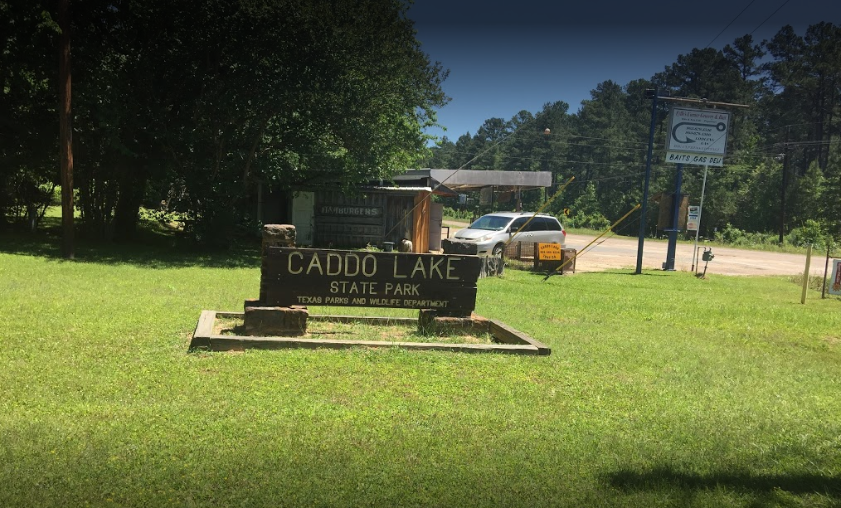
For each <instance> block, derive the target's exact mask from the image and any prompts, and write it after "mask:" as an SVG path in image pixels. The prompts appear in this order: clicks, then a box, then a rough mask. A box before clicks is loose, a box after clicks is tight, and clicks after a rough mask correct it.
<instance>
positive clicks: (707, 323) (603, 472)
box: [0, 236, 841, 507]
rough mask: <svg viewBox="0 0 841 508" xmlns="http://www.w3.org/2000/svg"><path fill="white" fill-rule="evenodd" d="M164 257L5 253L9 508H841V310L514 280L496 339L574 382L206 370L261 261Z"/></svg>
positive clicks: (41, 249)
mask: <svg viewBox="0 0 841 508" xmlns="http://www.w3.org/2000/svg"><path fill="white" fill-rule="evenodd" d="M154 245H155V246H152V247H139V246H119V247H117V246H110V245H88V244H84V243H83V242H82V244H81V247H80V248H79V249H78V255H77V256H78V259H77V260H76V261H73V262H68V261H61V260H60V259H58V256H57V253H58V243H57V241H56V240H55V239H54V238H53V239H50V238H42V237H34V238H32V239H30V238H29V237H26V236H0V506H3V507H15V506H62V507H64V506H144V507H145V506H272V507H276V506H709V507H719V506H839V505H841V374H839V373H841V301H839V300H838V299H837V298H830V299H826V300H820V298H819V297H820V295H819V293H817V292H815V291H810V293H809V300H808V301H807V305H800V303H799V302H800V291H801V289H800V287H799V286H797V285H795V284H792V283H790V282H788V281H786V280H785V279H784V278H744V277H739V278H735V277H734V278H728V277H724V276H716V275H713V276H711V277H710V278H709V279H707V280H698V279H696V278H694V277H692V276H691V275H690V274H684V273H665V272H646V273H645V274H643V275H638V276H634V275H630V274H628V273H627V272H612V273H580V274H576V275H572V276H559V277H553V278H551V279H550V280H548V281H547V282H545V283H543V282H541V281H542V276H540V275H534V274H530V273H526V272H519V271H514V270H508V271H506V273H505V276H504V277H503V278H492V279H485V280H482V281H480V283H479V293H478V304H477V313H478V314H480V315H483V316H486V317H492V318H497V319H500V320H502V321H503V322H505V323H507V324H509V325H511V326H513V327H515V328H517V329H520V330H522V331H524V332H526V333H528V334H529V335H531V336H532V337H534V338H535V339H537V340H539V341H541V342H544V343H546V344H548V345H549V346H550V347H551V348H552V355H551V356H549V357H518V356H508V355H501V354H452V353H450V354H448V353H439V352H408V351H405V350H401V349H398V348H393V349H385V350H369V349H354V350H346V351H332V350H319V351H311V350H281V351H248V352H245V353H188V352H187V346H188V343H189V339H190V335H191V333H192V331H193V328H194V327H195V324H196V321H197V319H198V317H199V313H200V311H201V310H202V309H215V310H234V311H238V310H241V308H242V303H243V300H244V299H246V298H253V297H255V296H257V293H258V284H259V269H258V265H259V261H258V258H257V256H256V249H253V248H250V249H244V250H243V249H238V250H235V251H234V252H232V253H230V254H225V255H215V256H208V255H198V254H189V253H178V252H174V251H171V250H170V249H169V247H168V244H166V243H155V244H154ZM313 310H316V311H318V310H323V309H317V308H316V309H313ZM342 311H345V312H346V311H347V309H342ZM384 312H385V311H379V310H373V312H369V313H368V314H369V315H370V314H372V313H373V314H379V313H384Z"/></svg>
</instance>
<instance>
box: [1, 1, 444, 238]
mask: <svg viewBox="0 0 841 508" xmlns="http://www.w3.org/2000/svg"><path fill="white" fill-rule="evenodd" d="M29 4H31V5H29ZM0 7H1V8H2V9H3V12H4V14H6V15H4V16H3V17H2V18H3V21H2V23H4V24H5V25H7V26H6V28H7V29H8V30H4V31H3V32H2V33H3V39H0V45H2V48H3V51H2V53H1V54H0V72H2V73H3V74H2V80H0V83H2V84H3V86H4V88H5V89H4V93H2V94H0V118H3V119H4V121H3V123H2V125H0V129H3V130H2V131H0V149H2V150H3V152H2V155H3V158H4V162H7V161H8V162H9V163H10V164H12V166H13V167H14V168H15V169H16V168H17V167H26V168H28V169H30V170H38V171H40V169H41V168H42V167H47V164H46V162H48V160H47V158H46V157H44V156H43V154H50V158H51V159H52V158H54V155H53V154H56V153H57V150H55V149H48V150H47V149H44V148H45V147H46V146H54V145H55V139H56V138H55V133H56V129H55V126H56V125H57V122H55V115H54V107H55V106H54V102H55V99H54V97H55V85H56V82H57V75H56V72H55V69H54V67H55V62H56V59H54V58H43V55H44V54H48V53H49V54H52V52H53V51H54V49H53V48H54V47H55V41H54V40H52V37H53V36H54V33H55V29H54V23H52V22H51V19H52V18H53V17H54V16H55V13H51V12H50V11H42V10H41V7H40V5H39V4H37V3H31V2H30V3H26V2H2V3H0ZM407 8H408V7H407V5H406V4H405V3H404V2H402V1H400V0H365V1H362V2H359V1H350V0H341V1H315V2H313V1H299V0H293V1H290V2H252V1H248V0H223V1H218V2H204V1H197V0H187V1H184V2H170V1H164V0H143V1H140V0H130V1H126V2H117V3H114V2H104V1H103V2H100V1H91V2H82V3H76V4H73V5H72V9H71V14H72V16H73V24H74V28H75V29H74V33H73V40H72V43H73V58H74V74H73V79H74V81H73V92H74V104H73V108H74V114H75V117H76V123H75V126H74V127H75V129H74V130H75V132H77V133H78V134H77V135H75V136H74V147H75V149H76V151H77V152H78V153H81V154H83V156H82V157H79V158H78V164H77V165H76V168H75V177H76V186H77V188H78V189H79V202H78V204H79V208H80V210H81V215H82V219H83V222H84V223H85V225H86V227H87V228H88V229H91V230H93V231H96V232H98V233H99V234H101V235H103V236H108V235H110V234H111V232H112V231H113V234H114V236H115V237H117V238H118V239H119V238H124V237H127V236H130V235H131V233H132V231H134V229H135V227H136V225H137V220H138V210H139V208H140V206H141V205H142V204H144V203H147V204H149V203H151V204H157V203H159V202H160V201H161V200H164V201H166V202H167V206H168V208H169V209H171V210H174V211H177V212H179V213H184V214H189V215H190V216H191V217H192V224H191V228H190V229H191V231H193V232H195V235H196V237H197V238H199V237H200V238H202V239H209V238H216V239H219V240H220V241H221V242H223V243H225V242H226V241H227V237H228V236H230V234H232V233H233V232H234V231H235V230H236V229H237V228H238V227H240V226H243V225H247V224H248V223H249V222H251V223H253V219H251V218H250V217H249V215H253V213H249V211H250V210H251V209H252V208H253V207H252V206H251V204H252V202H253V195H254V194H255V193H256V190H255V189H256V185H257V182H258V181H259V182H262V183H264V184H265V185H266V186H267V187H270V188H272V189H275V190H285V189H288V188H289V187H290V186H291V185H294V184H302V183H308V182H311V181H316V180H317V181H327V182H330V183H331V184H334V185H340V186H346V187H350V186H353V185H355V184H358V183H360V182H366V181H368V180H369V179H372V178H381V177H388V176H390V175H392V174H393V173H394V172H396V171H398V170H402V169H404V168H406V167H411V166H413V165H414V164H415V163H416V162H417V161H418V159H419V158H420V157H421V156H423V155H424V154H425V153H426V142H427V140H428V136H426V135H425V134H424V133H423V129H424V128H425V127H427V126H430V125H432V124H434V122H435V108H437V107H440V106H442V105H443V104H444V103H446V101H447V98H446V96H445V95H444V93H443V91H442V90H441V82H442V80H443V79H444V78H445V77H446V72H445V71H444V70H443V69H442V68H441V67H440V66H439V65H438V64H435V63H432V62H430V61H429V59H428V57H427V56H426V54H424V53H423V52H422V51H421V49H420V43H419V42H418V41H417V40H416V39H415V32H414V29H413V27H412V22H411V20H409V19H407V18H406V12H407ZM138 34H142V35H138ZM46 62H49V63H46ZM22 76H23V77H26V79H23V80H21V79H19V78H20V77H22ZM47 104H49V107H47ZM30 110H31V111H30ZM47 117H49V121H47V120H46V118H47ZM6 118H8V119H10V124H9V129H8V131H9V132H7V126H6V124H5V120H6ZM18 120H19V122H18ZM46 125H49V126H50V127H49V128H45V127H44V126H46ZM18 126H20V128H19V129H17V130H14V128H15V127H18ZM18 131H19V132H18ZM33 133H37V135H32V134H33ZM27 134H28V136H27ZM7 141H8V144H7ZM16 146H21V147H24V149H23V150H19V151H18V152H19V153H14V154H12V153H9V152H10V150H11V149H12V148H14V147H16ZM10 147H11V148H10ZM12 156H14V158H12ZM42 162H43V163H44V164H42ZM54 167H55V166H54V165H53V166H52V168H54ZM5 179H7V177H5V175H4V180H5ZM7 186H8V185H7ZM0 187H2V185H0Z"/></svg>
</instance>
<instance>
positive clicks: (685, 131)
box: [666, 107, 730, 166]
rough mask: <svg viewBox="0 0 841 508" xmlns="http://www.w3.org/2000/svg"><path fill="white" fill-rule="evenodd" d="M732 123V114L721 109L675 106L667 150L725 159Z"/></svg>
mask: <svg viewBox="0 0 841 508" xmlns="http://www.w3.org/2000/svg"><path fill="white" fill-rule="evenodd" d="M729 126H730V113H729V112H727V111H722V110H718V109H690V108H677V107H675V108H672V111H671V114H670V115H669V137H668V141H667V142H666V151H667V152H669V153H670V154H675V155H684V154H694V155H698V156H700V157H701V158H704V157H706V158H707V159H715V158H716V157H718V158H719V159H723V158H724V155H725V154H726V153H727V132H728V129H729ZM678 159H679V157H676V158H675V159H674V160H670V158H669V156H668V155H667V157H666V161H667V162H676V163H677V162H682V163H684V164H701V165H709V166H714V165H720V164H715V162H719V163H720V162H721V161H720V160H719V161H715V160H712V161H711V160H707V161H700V160H693V158H692V157H690V158H689V159H690V160H678Z"/></svg>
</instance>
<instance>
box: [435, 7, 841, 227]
mask: <svg viewBox="0 0 841 508" xmlns="http://www.w3.org/2000/svg"><path fill="white" fill-rule="evenodd" d="M647 89H656V90H657V91H658V94H659V95H660V96H666V95H669V96H671V97H687V98H697V99H701V98H706V99H708V100H709V101H715V102H723V103H734V104H744V105H747V106H749V108H744V109H742V108H738V109H736V108H731V109H729V111H731V122H730V129H729V130H730V137H729V139H728V142H727V156H726V158H725V160H724V167H721V168H714V167H710V168H709V173H708V179H707V183H706V192H705V198H704V213H703V219H702V223H701V234H702V235H705V236H709V235H712V233H713V229H714V228H715V229H717V230H718V231H722V230H725V229H728V230H740V231H746V232H761V233H773V234H786V235H788V234H789V233H790V232H791V231H792V230H795V229H797V230H808V231H811V232H812V234H813V236H815V235H817V236H821V235H823V236H825V237H835V238H836V239H838V238H840V237H841V143H839V140H841V137H839V133H841V118H839V117H841V27H839V26H836V25H834V24H832V23H826V22H823V23H819V24H816V25H812V26H810V27H809V28H808V30H807V31H806V33H805V34H797V33H795V31H794V29H793V28H792V27H791V26H785V27H783V28H782V29H780V31H779V32H778V33H777V34H776V35H775V36H774V37H773V38H771V39H770V40H765V41H762V42H758V41H754V40H753V38H752V37H751V36H750V35H745V36H743V37H739V38H738V39H736V40H735V41H733V42H732V43H731V44H728V45H726V46H725V47H724V49H722V50H717V49H713V48H705V49H693V50H692V51H691V52H690V53H689V54H686V55H680V56H679V57H678V58H677V61H676V62H674V63H672V64H671V65H667V66H666V67H665V70H664V71H663V72H660V73H657V74H655V75H654V76H652V77H651V78H649V79H637V80H634V81H631V82H630V83H627V84H625V85H621V84H619V83H615V82H613V81H605V82H603V83H599V84H597V85H596V87H595V88H594V89H593V90H592V91H591V92H590V95H591V97H590V99H589V100H585V101H583V102H582V104H581V107H580V110H579V111H578V112H576V113H570V111H569V110H570V107H569V104H567V103H565V102H563V101H557V102H553V103H547V104H545V105H544V106H543V109H542V110H541V111H539V112H537V113H535V114H533V113H530V112H528V111H521V112H520V113H518V114H517V115H516V116H514V117H513V118H511V119H509V120H505V119H502V118H489V119H488V120H486V121H485V122H484V124H482V126H480V127H479V128H478V130H477V131H476V133H475V134H473V135H470V134H469V133H467V134H464V135H462V136H460V137H459V138H458V139H457V140H456V141H452V140H450V139H448V138H446V137H445V138H444V139H443V140H442V142H441V143H440V144H439V146H437V147H435V148H433V149H432V155H431V156H430V157H429V158H428V159H427V160H426V161H424V167H430V168H452V169H454V168H462V167H463V168H468V169H487V170H509V171H551V172H552V173H553V181H554V182H556V183H557V184H560V183H563V182H565V181H567V180H568V179H569V178H570V177H573V176H574V177H575V180H574V182H573V183H572V184H571V185H570V186H569V187H568V188H567V189H566V190H565V191H564V193H563V194H562V195H561V196H559V197H558V198H557V200H555V201H554V202H553V203H551V205H550V206H549V211H550V212H552V213H555V214H557V215H559V216H562V215H564V214H565V213H566V217H565V221H566V222H567V223H568V224H571V225H579V226H591V227H601V226H604V227H607V225H609V224H610V223H611V222H612V221H615V220H616V219H618V218H620V217H621V216H622V215H624V214H625V213H626V212H627V211H628V210H630V209H631V208H632V207H633V206H634V205H636V204H637V203H639V202H640V201H641V200H642V192H643V185H642V182H643V175H644V171H645V163H646V154H647V147H648V139H649V130H650V125H651V109H652V100H651V99H650V98H648V97H647V95H646V90H647ZM678 105H680V104H678ZM680 106H683V107H699V106H687V105H685V104H684V105H680ZM670 107H671V105H670V104H669V103H666V102H664V101H661V102H660V105H659V107H658V110H657V118H656V126H657V127H656V134H655V138H654V139H655V143H654V154H653V159H652V176H651V187H650V192H651V195H656V194H657V193H660V192H665V193H670V192H673V191H674V180H675V165H674V164H671V163H666V162H665V161H664V158H665V148H664V143H665V140H666V133H665V130H666V128H667V125H666V124H667V122H666V118H667V115H668V112H669V108H670ZM546 129H549V132H550V133H549V134H547V131H546ZM703 169H704V168H703V167H702V166H696V165H686V166H685V167H684V179H683V192H684V194H689V196H690V204H696V205H697V204H698V202H699V200H700V196H701V186H702V177H703ZM549 192H551V191H549ZM549 192H546V193H540V192H537V191H530V192H529V193H527V194H526V195H525V196H524V198H525V202H524V206H525V207H528V208H529V209H533V208H536V207H538V206H540V203H542V202H543V200H544V199H546V197H548V195H549ZM783 205H784V208H783ZM454 206H457V205H455V204H454ZM512 206H513V203H512V202H508V203H497V204H496V207H497V208H499V209H505V208H506V207H508V208H510V207H512ZM655 206H656V205H655ZM655 210H656V209H655ZM656 219H657V213H656V211H655V212H653V213H649V214H648V223H649V224H647V226H646V227H647V230H648V231H649V232H652V233H653V232H654V231H655V228H656ZM636 220H638V216H637V219H636ZM638 228H639V222H636V224H631V223H630V222H629V223H628V224H625V227H624V229H625V231H623V232H626V233H629V234H635V232H636V231H638Z"/></svg>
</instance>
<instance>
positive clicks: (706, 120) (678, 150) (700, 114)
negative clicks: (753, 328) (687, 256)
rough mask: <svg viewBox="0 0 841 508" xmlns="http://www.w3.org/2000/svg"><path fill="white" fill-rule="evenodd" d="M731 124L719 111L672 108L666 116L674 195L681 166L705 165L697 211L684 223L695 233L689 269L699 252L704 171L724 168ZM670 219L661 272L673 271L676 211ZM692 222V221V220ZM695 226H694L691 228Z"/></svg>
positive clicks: (678, 186) (675, 246) (723, 112)
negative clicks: (675, 167) (671, 220)
mask: <svg viewBox="0 0 841 508" xmlns="http://www.w3.org/2000/svg"><path fill="white" fill-rule="evenodd" d="M729 125H730V113H729V112H727V111H721V110H718V109H692V108H682V107H673V108H672V110H671V114H670V115H669V130H668V132H669V138H668V141H667V143H666V162H670V163H674V164H677V176H676V178H675V180H676V185H675V196H680V186H681V179H682V176H683V174H682V169H683V165H684V164H697V165H703V166H704V182H703V184H702V187H701V206H699V207H690V210H691V209H693V208H697V215H696V216H695V217H693V216H692V215H693V214H692V213H691V211H690V216H689V217H688V221H687V228H686V229H687V230H690V231H691V230H693V229H694V230H695V246H694V248H693V249H692V270H694V269H695V261H696V256H697V251H698V235H699V233H700V222H701V212H702V211H703V206H704V191H705V190H706V186H707V170H708V168H709V166H716V167H722V166H724V155H725V154H726V151H727V132H728V129H729ZM674 213H675V215H674V218H673V222H672V224H673V226H672V229H671V230H668V231H669V246H668V251H667V252H668V254H667V255H666V262H665V263H663V269H664V270H674V267H675V265H674V263H675V259H674V258H675V255H674V253H675V251H676V249H677V233H678V226H677V225H678V221H677V215H676V214H677V209H676V210H675V212H674ZM693 218H694V219H695V220H694V221H693V220H692V219H693ZM693 226H694V227H693Z"/></svg>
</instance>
